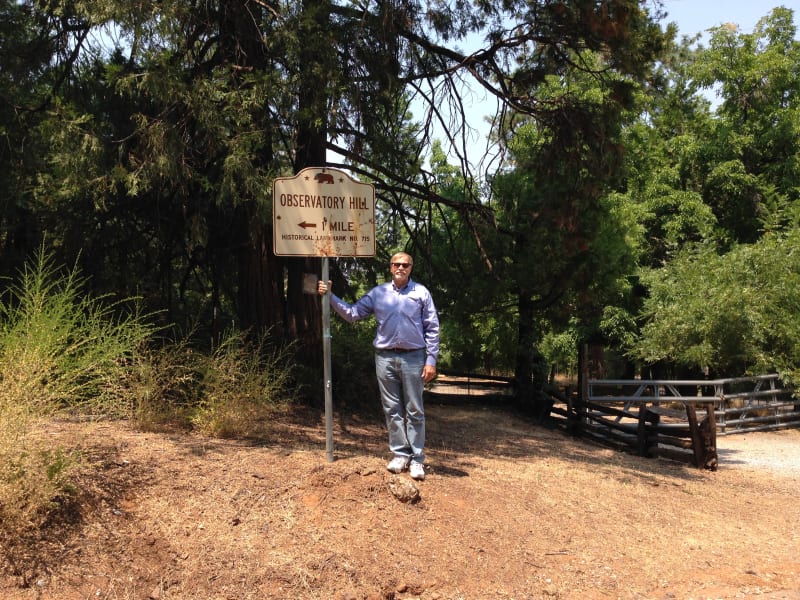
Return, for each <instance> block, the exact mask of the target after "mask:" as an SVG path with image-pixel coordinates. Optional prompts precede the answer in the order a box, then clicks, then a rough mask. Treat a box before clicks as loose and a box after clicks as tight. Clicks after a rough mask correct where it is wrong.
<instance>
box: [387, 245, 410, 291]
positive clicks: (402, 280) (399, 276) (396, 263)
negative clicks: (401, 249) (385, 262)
mask: <svg viewBox="0 0 800 600" xmlns="http://www.w3.org/2000/svg"><path fill="white" fill-rule="evenodd" d="M413 266H414V263H413V261H412V260H411V257H410V256H409V255H408V254H402V253H401V254H395V255H394V256H393V257H392V260H391V261H390V262H389V271H390V272H391V273H392V282H393V283H394V284H395V285H396V286H398V287H402V286H404V285H405V284H407V283H408V278H409V277H410V276H411V269H412V267H413Z"/></svg>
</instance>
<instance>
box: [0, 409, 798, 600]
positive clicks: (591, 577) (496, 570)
mask: <svg viewBox="0 0 800 600" xmlns="http://www.w3.org/2000/svg"><path fill="white" fill-rule="evenodd" d="M323 423H324V419H323V415H321V414H319V413H318V412H311V413H307V414H303V415H298V414H294V415H290V414H288V413H287V414H284V415H283V416H282V417H280V418H277V417H276V418H275V419H274V420H273V421H272V422H270V423H268V424H265V427H267V428H268V437H265V438H263V439H262V441H257V442H243V441H224V440H213V439H208V438H204V437H199V436H194V435H186V434H175V435H167V434H157V433H152V432H149V433H141V432H136V431H133V430H131V429H129V428H128V427H126V425H125V424H124V423H119V422H107V423H100V424H94V425H91V424H76V423H69V422H58V421H53V422H50V423H49V424H48V426H47V427H46V428H45V429H43V430H42V431H41V432H40V433H41V435H43V436H45V437H47V438H48V439H51V440H53V442H54V443H55V442H56V441H57V442H58V444H60V445H64V446H70V445H77V446H79V447H81V449H82V451H83V456H84V460H85V461H86V464H87V469H86V470H85V471H84V474H83V476H82V477H81V478H80V479H79V484H80V487H81V489H82V495H81V498H80V503H79V506H78V507H77V508H76V510H75V511H73V512H72V513H70V514H64V515H62V519H61V520H60V521H59V522H54V523H51V524H50V528H49V529H48V530H47V535H46V536H44V537H43V538H42V539H40V540H38V541H37V543H36V544H34V545H33V546H31V547H29V548H28V549H27V556H26V558H27V560H26V562H25V567H24V569H22V570H19V569H18V570H17V572H16V573H14V572H12V571H11V570H10V569H9V565H8V564H5V567H6V572H5V576H4V578H3V579H2V580H0V594H1V595H2V597H3V598H7V599H9V600H18V599H33V598H37V599H42V600H47V599H53V600H55V599H58V600H72V599H78V598H81V599H83V598H114V599H131V600H132V599H134V598H136V599H143V598H148V597H150V598H159V599H160V600H174V599H181V600H184V599H186V600H188V599H203V600H212V599H220V600H222V599H228V598H235V599H237V600H239V599H249V598H253V599H255V598H258V599H271V598H275V599H278V598H280V599H295V598H296V599H317V598H319V599H326V600H327V599H344V598H358V599H365V598H369V599H378V598H391V599H395V600H401V599H404V600H410V599H417V598H418V599H425V600H434V599H438V600H445V599H448V600H450V599H453V600H455V599H459V598H463V599H476V600H480V599H491V598H498V599H499V598H503V599H508V598H516V599H523V598H569V599H573V598H579V599H581V598H585V599H589V598H654V599H661V598H750V597H753V598H755V597H756V596H758V597H759V598H779V597H780V598H797V597H800V593H798V584H797V583H796V582H797V581H798V579H800V578H799V577H798V575H800V559H799V558H798V556H797V550H798V548H800V535H799V534H798V529H797V527H796V524H797V522H798V520H799V519H800V505H798V503H797V493H798V491H800V473H799V472H798V471H797V470H784V471H782V472H775V471H767V470H763V469H762V470H758V469H749V468H747V467H746V465H743V464H737V463H736V461H735V460H732V459H735V455H731V454H730V453H728V454H723V460H722V461H721V464H720V468H719V470H718V471H717V472H713V473H712V472H705V471H700V470H696V469H693V468H691V467H689V466H686V465H683V464H678V463H674V462H670V461H666V460H647V459H642V458H638V457H634V456H630V455H626V454H621V453H617V452H614V451H611V450H607V449H602V448H598V447H596V446H593V445H588V444H584V443H582V442H580V441H578V440H574V439H571V438H568V437H564V436H563V435H562V434H561V433H560V432H558V431H553V430H548V429H544V428H541V427H538V426H534V425H531V424H529V423H527V422H525V421H524V420H523V419H520V418H519V417H517V416H515V415H513V414H511V413H509V412H507V411H504V410H501V409H497V408H488V407H480V406H476V405H472V406H464V407H453V406H437V405H430V406H429V407H428V424H429V445H428V446H429V465H430V466H429V475H428V477H427V479H426V480H425V481H424V482H421V483H420V484H419V488H420V491H421V500H420V501H419V502H417V503H415V504H403V503H400V502H398V501H397V500H396V499H395V498H394V497H393V496H392V495H391V494H390V493H389V491H388V488H387V484H388V481H389V475H388V473H386V472H385V471H384V464H385V460H386V459H387V456H386V440H385V434H384V431H383V428H382V426H381V423H380V417H379V416H378V415H377V414H374V415H337V419H336V431H335V440H336V460H335V461H334V462H333V463H328V462H326V461H325V452H324V434H325V432H324V424H323ZM764 435H771V434H764ZM783 439H784V441H785V442H786V443H789V444H795V446H794V447H795V448H800V433H798V432H788V433H786V434H785V435H784V436H783ZM722 444H724V440H722V441H721V445H722ZM724 457H728V459H729V460H731V463H732V464H731V465H728V464H727V463H726V460H725V458H724ZM88 467H91V468H88ZM0 545H2V546H3V550H4V551H5V552H7V551H8V549H9V548H10V547H13V546H14V541H13V540H2V541H0ZM769 594H775V595H769Z"/></svg>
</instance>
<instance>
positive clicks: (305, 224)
mask: <svg viewBox="0 0 800 600" xmlns="http://www.w3.org/2000/svg"><path fill="white" fill-rule="evenodd" d="M299 225H300V227H302V228H303V229H308V228H309V227H316V226H317V224H316V223H306V222H305V221H303V222H302V223H299Z"/></svg>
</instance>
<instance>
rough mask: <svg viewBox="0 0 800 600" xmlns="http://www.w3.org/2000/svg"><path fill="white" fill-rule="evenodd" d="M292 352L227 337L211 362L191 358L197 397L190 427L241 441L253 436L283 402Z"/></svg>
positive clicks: (197, 356)
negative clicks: (197, 388)
mask: <svg viewBox="0 0 800 600" xmlns="http://www.w3.org/2000/svg"><path fill="white" fill-rule="evenodd" d="M290 356H291V348H289V347H284V348H281V349H277V350H275V349H273V350H270V349H269V348H268V344H267V339H266V338H263V337H262V338H259V340H258V341H257V342H255V343H249V342H248V341H247V336H246V335H245V334H244V333H243V332H236V331H233V332H229V333H228V334H227V336H226V337H225V338H224V339H223V340H222V343H221V344H220V345H219V346H218V347H217V348H216V350H214V352H213V353H212V354H211V355H210V356H206V355H203V354H194V357H193V361H194V366H195V371H196V373H197V376H198V379H197V383H198V386H199V389H200V391H201V395H200V397H199V402H198V403H197V406H196V408H195V409H194V414H193V416H192V423H193V424H194V425H195V426H196V427H197V428H198V429H199V430H200V431H201V432H203V433H206V434H208V435H213V436H218V437H241V436H248V435H253V434H256V433H258V431H259V429H260V428H261V426H262V425H263V423H264V421H265V420H266V419H269V417H270V415H271V414H272V411H273V410H274V408H275V406H277V405H278V404H279V403H281V402H283V401H285V400H287V399H288V397H289V396H288V390H289V382H290V381H291V378H290V376H291V367H290V364H289V361H290Z"/></svg>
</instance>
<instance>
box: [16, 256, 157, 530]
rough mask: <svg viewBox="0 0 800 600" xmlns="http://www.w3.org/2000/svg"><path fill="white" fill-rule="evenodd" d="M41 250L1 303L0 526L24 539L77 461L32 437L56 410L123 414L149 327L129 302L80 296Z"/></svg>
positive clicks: (65, 493)
mask: <svg viewBox="0 0 800 600" xmlns="http://www.w3.org/2000/svg"><path fill="white" fill-rule="evenodd" d="M83 283H84V282H83V280H82V279H81V278H80V276H79V273H78V271H77V269H73V270H72V271H70V272H65V273H59V272H58V270H57V269H56V268H55V267H54V263H53V260H52V257H50V256H49V255H47V254H46V253H45V251H44V250H42V251H40V252H39V253H38V254H37V255H36V256H35V257H34V258H33V259H32V260H31V261H30V262H29V263H28V264H26V266H25V267H24V269H23V270H22V272H21V273H20V274H19V280H18V281H17V282H16V283H13V282H12V284H11V285H10V286H9V287H8V288H7V289H6V291H5V293H4V294H3V296H2V297H0V528H1V529H2V535H3V536H5V535H23V534H24V533H25V531H29V530H31V529H35V528H38V527H39V526H40V525H41V524H42V523H44V522H45V520H46V519H47V516H48V514H49V513H50V512H51V511H52V510H53V509H54V508H56V507H57V504H58V502H59V501H61V500H64V499H65V498H67V497H69V496H71V495H72V493H73V492H74V490H73V489H72V484H71V482H70V476H71V473H72V472H73V470H74V468H76V466H77V465H79V463H80V460H79V458H80V457H79V455H78V454H77V453H75V452H72V451H69V450H63V449H58V448H50V447H49V446H48V445H47V442H45V441H42V440H40V439H38V438H36V437H35V435H33V432H34V429H35V426H36V424H37V423H39V422H40V421H42V420H43V419H45V418H49V417H52V416H53V415H57V414H64V413H70V414H76V413H80V414H84V415H86V414H89V415H97V414H121V413H122V412H124V410H125V409H124V405H125V403H124V401H121V399H120V397H119V395H118V393H119V382H120V381H123V380H124V379H125V378H126V374H127V371H128V370H129V369H130V366H131V364H132V363H133V362H135V361H136V356H137V353H138V350H139V348H141V347H142V346H143V344H144V343H145V341H146V340H147V339H148V337H149V336H150V335H151V333H152V331H153V330H152V327H151V326H148V325H147V324H146V323H145V320H144V319H143V318H141V316H140V315H139V314H138V312H137V310H136V307H135V306H134V309H133V310H128V311H126V310H124V306H127V303H110V304H108V303H104V302H103V300H106V299H104V298H101V299H93V298H89V297H87V296H84V295H83V294H82V289H83Z"/></svg>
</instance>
